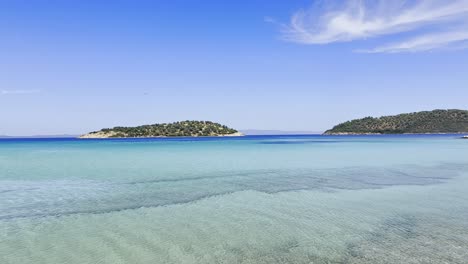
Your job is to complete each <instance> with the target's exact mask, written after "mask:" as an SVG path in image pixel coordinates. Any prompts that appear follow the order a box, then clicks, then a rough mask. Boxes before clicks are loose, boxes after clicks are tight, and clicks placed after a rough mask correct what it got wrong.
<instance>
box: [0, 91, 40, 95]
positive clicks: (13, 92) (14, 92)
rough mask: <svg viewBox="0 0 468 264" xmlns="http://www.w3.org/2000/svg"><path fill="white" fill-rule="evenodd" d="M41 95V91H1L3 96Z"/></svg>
mask: <svg viewBox="0 0 468 264" xmlns="http://www.w3.org/2000/svg"><path fill="white" fill-rule="evenodd" d="M34 93H39V90H0V94H2V95H10V94H11V95H12V94H34Z"/></svg>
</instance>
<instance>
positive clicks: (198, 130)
mask: <svg viewBox="0 0 468 264" xmlns="http://www.w3.org/2000/svg"><path fill="white" fill-rule="evenodd" d="M221 136H243V134H242V133H240V132H239V131H237V130H235V129H232V128H229V127H227V126H225V125H221V124H219V123H215V122H211V121H189V120H187V121H180V122H173V123H163V124H153V125H143V126H136V127H114V128H104V129H101V130H99V131H95V132H91V133H88V134H85V135H81V136H79V138H149V137H221Z"/></svg>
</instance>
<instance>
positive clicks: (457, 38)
mask: <svg viewBox="0 0 468 264" xmlns="http://www.w3.org/2000/svg"><path fill="white" fill-rule="evenodd" d="M343 3H344V4H343ZM282 33H283V35H282V38H283V39H284V40H286V41H291V42H296V43H301V44H328V43H334V42H349V41H354V40H365V39H369V38H378V37H384V36H392V37H396V38H400V40H399V41H397V42H394V43H390V44H383V45H382V46H379V47H375V48H372V49H370V50H366V52H373V53H377V52H389V53H396V52H418V51H429V50H434V49H439V48H444V47H447V46H450V45H456V44H460V43H461V42H464V41H467V40H468V0H414V1H404V0H393V1H386V0H377V1H366V0H360V1H359V0H349V1H346V2H341V1H340V2H334V1H318V2H316V3H315V4H314V5H313V6H312V7H311V8H309V9H307V10H299V11H297V12H296V13H294V14H293V16H292V17H291V21H290V23H289V24H287V25H282ZM400 35H412V36H411V37H406V39H405V38H403V39H401V38H402V37H401V36H400ZM464 46H465V47H466V45H464Z"/></svg>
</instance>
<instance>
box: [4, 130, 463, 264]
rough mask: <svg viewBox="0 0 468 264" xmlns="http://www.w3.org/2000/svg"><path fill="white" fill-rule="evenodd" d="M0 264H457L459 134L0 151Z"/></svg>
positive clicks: (58, 145) (32, 142)
mask: <svg viewBox="0 0 468 264" xmlns="http://www.w3.org/2000/svg"><path fill="white" fill-rule="evenodd" d="M0 263H2V264H29V263H31V264H33V263H34V264H41V263H44V264H55V263H57V264H87V263H96V264H97V263H100V264H102V263H104V264H107V263H112V264H119V263H122V264H123V263H132V264H140V263H143V264H146V263H148V264H149V263H151V264H153V263H164V264H165V263H169V264H170V263H177V264H179V263H187V264H192V263H203V264H205V263H207V264H209V263H228V264H229V263H252V264H253V263H255V264H257V263H260V264H261V263H268V264H271V263H319V264H321V263H349V264H351V263H372V264H378V263H425V264H426V263H437V264H439V263H460V264H462V263H463V264H466V263H468V140H464V139H461V136H460V135H372V136H322V135H284V136H282V135H275V136H245V137H207V138H151V139H87V140H80V139H73V138H57V139H54V138H47V139H0Z"/></svg>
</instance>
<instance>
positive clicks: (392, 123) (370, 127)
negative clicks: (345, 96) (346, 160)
mask: <svg viewBox="0 0 468 264" xmlns="http://www.w3.org/2000/svg"><path fill="white" fill-rule="evenodd" d="M467 132H468V111H466V110H457V109H450V110H433V111H423V112H415V113H408V114H400V115H394V116H382V117H378V118H375V117H365V118H361V119H355V120H351V121H347V122H344V123H341V124H339V125H337V126H335V127H333V128H332V129H330V130H327V131H325V134H328V135H333V134H335V135H336V134H405V133H408V134H424V133H467Z"/></svg>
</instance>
